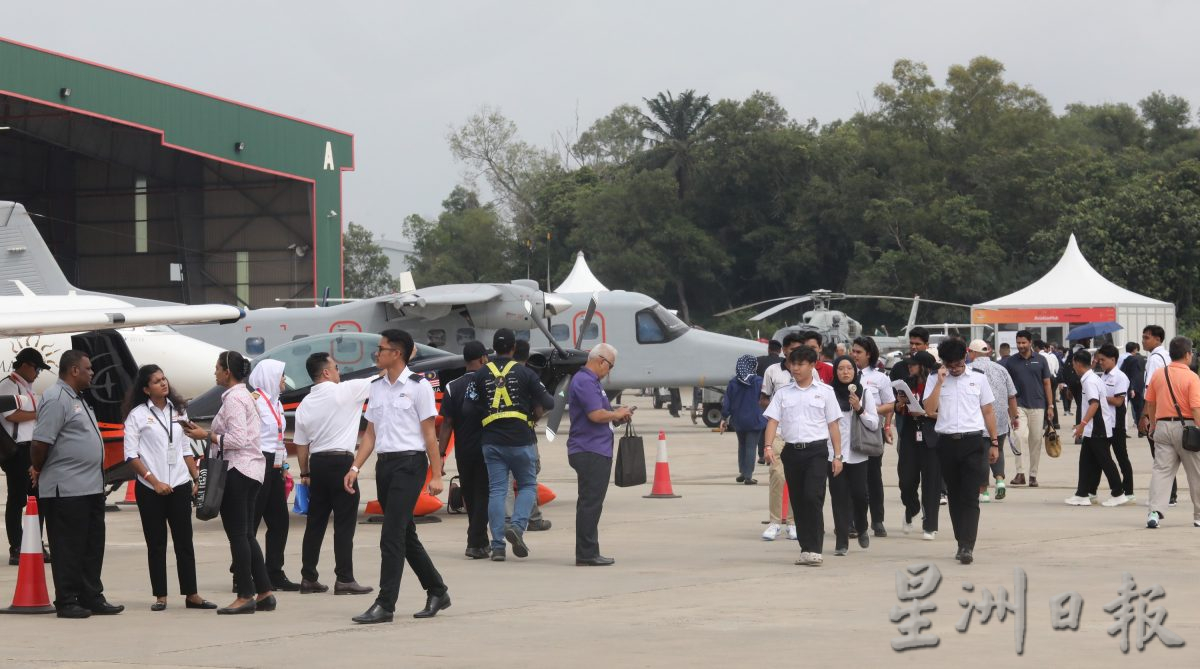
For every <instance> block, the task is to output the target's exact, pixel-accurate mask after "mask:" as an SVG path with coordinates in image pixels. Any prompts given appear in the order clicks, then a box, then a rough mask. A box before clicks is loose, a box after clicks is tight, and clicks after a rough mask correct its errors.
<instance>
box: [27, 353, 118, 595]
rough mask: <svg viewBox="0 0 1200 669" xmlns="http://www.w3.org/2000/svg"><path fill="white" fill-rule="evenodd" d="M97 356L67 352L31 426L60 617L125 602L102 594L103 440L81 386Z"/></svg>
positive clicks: (35, 471)
mask: <svg viewBox="0 0 1200 669" xmlns="http://www.w3.org/2000/svg"><path fill="white" fill-rule="evenodd" d="M90 385H92V361H91V360H90V359H89V358H88V356H87V354H85V353H82V352H80V351H67V352H66V353H63V355H62V358H61V359H60V360H59V363H58V383H57V384H56V385H55V386H54V387H53V388H51V389H49V390H47V391H46V393H45V395H43V396H42V405H41V406H40V407H38V417H37V424H36V425H35V426H34V428H33V446H32V448H31V449H30V456H31V459H32V461H33V481H34V484H35V485H37V487H38V496H39V498H40V501H41V505H42V513H43V514H44V515H45V517H46V525H47V529H48V530H49V534H50V550H51V551H53V552H54V563H53V565H52V566H53V569H52V571H53V573H54V608H55V609H57V610H58V617H59V618H87V617H89V616H91V615H92V614H97V615H113V614H117V613H120V612H122V611H124V610H125V607H124V606H117V605H114V604H109V603H108V602H107V601H106V600H105V599H104V584H103V583H101V582H100V570H101V568H102V567H103V566H104V472H103V465H104V440H103V439H101V437H100V428H99V426H97V424H96V414H95V413H94V412H93V411H92V407H90V406H88V403H87V402H85V401H84V400H83V397H82V393H83V391H84V390H86V389H87V388H88V386H90Z"/></svg>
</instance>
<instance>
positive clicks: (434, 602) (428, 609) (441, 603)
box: [413, 592, 450, 618]
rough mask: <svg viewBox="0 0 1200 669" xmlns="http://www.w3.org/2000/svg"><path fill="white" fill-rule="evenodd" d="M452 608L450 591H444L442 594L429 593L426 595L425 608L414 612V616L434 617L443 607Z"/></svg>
mask: <svg viewBox="0 0 1200 669" xmlns="http://www.w3.org/2000/svg"><path fill="white" fill-rule="evenodd" d="M448 608H450V593H449V592H443V593H442V594H440V595H433V594H431V595H427V596H426V597H425V608H423V609H421V610H420V611H417V612H416V613H414V614H413V617H414V618H432V617H434V616H436V615H437V614H438V611H441V610H442V609H448Z"/></svg>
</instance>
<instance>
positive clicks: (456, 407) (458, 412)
mask: <svg viewBox="0 0 1200 669" xmlns="http://www.w3.org/2000/svg"><path fill="white" fill-rule="evenodd" d="M487 361H488V354H487V349H485V348H484V347H483V344H481V343H479V342H477V341H469V342H467V343H466V345H465V346H463V362H464V363H466V366H467V373H466V374H463V375H462V376H460V377H458V378H457V379H454V380H453V381H451V382H450V383H448V384H446V385H445V386H443V390H444V393H445V395H444V397H443V398H442V408H441V414H442V425H441V427H440V428H438V449H439V450H440V451H441V453H442V458H443V460H442V462H445V457H446V450H447V448H448V447H449V445H450V435H451V434H453V435H454V461H455V462H456V463H458V482H459V486H460V489H461V490H462V495H463V504H464V505H465V506H466V507H467V551H466V556H467V557H469V558H471V559H472V560H482V559H485V558H487V557H488V556H489V555H490V553H489V551H488V471H487V464H486V463H484V461H483V447H482V446H481V445H480V443H479V437H480V433H481V432H482V431H483V425H482V421H483V416H484V413H483V412H482V411H480V409H479V407H478V405H477V404H476V403H475V401H476V399H477V398H478V395H479V393H478V391H477V390H476V386H475V372H477V371H479V369H480V368H481V367H483V366H484V365H486V364H487Z"/></svg>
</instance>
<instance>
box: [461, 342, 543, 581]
mask: <svg viewBox="0 0 1200 669" xmlns="http://www.w3.org/2000/svg"><path fill="white" fill-rule="evenodd" d="M516 345H517V337H516V334H515V333H514V332H513V331H512V330H509V329H508V328H503V329H500V330H497V331H496V335H495V336H494V337H493V338H492V348H493V349H495V351H496V359H495V360H494V361H492V362H489V363H487V364H486V365H485V366H484V367H483V368H482V369H480V370H478V371H476V372H475V374H474V379H475V388H476V389H477V390H478V391H479V392H478V393H477V394H478V398H477V399H476V400H475V405H476V407H477V408H478V409H479V410H480V411H482V413H483V418H482V419H481V421H480V422H481V423H482V425H483V431H482V433H481V434H480V443H481V444H482V445H483V458H484V462H486V463H487V470H488V524H489V525H490V526H491V528H492V560H494V561H497V562H501V561H503V560H504V559H505V544H504V540H505V539H507V540H508V542H509V543H511V544H512V545H513V554H514V555H516V556H517V557H521V558H523V557H525V556H527V555H529V548H528V547H527V546H526V545H525V539H524V536H525V529H526V528H527V527H528V524H529V513H530V511H532V510H533V504H534V502H536V501H537V457H538V456H537V436H536V435H535V434H534V433H533V428H532V427H530V421H535V420H537V419H538V418H540V417H541V415H542V414H543V413H545V412H546V411H549V410H550V409H551V408H553V407H554V396H553V395H551V394H550V393H549V392H547V390H546V386H544V385H542V381H541V379H539V378H538V375H537V372H535V371H533V370H532V369H529V368H528V367H526V366H525V365H521V364H519V363H517V361H515V360H513V359H512V354H513V350H514V349H515V348H516ZM509 472H512V474H513V476H514V477H515V478H516V479H517V502H516V504H515V505H514V508H513V515H512V524H511V525H510V526H509V527H508V529H507V530H506V529H505V528H504V496H505V493H506V489H507V488H508V474H509Z"/></svg>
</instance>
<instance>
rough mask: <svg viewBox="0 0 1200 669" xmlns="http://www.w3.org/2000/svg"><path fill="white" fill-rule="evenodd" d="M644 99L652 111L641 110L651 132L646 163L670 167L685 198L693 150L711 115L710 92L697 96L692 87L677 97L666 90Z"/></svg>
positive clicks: (644, 128)
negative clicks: (644, 112) (643, 111)
mask: <svg viewBox="0 0 1200 669" xmlns="http://www.w3.org/2000/svg"><path fill="white" fill-rule="evenodd" d="M643 102H645V103H646V108H647V109H648V110H649V113H646V114H642V129H643V130H644V131H646V132H648V133H650V146H651V148H650V150H649V151H648V152H647V153H646V155H645V160H646V164H647V165H649V166H651V167H654V168H659V167H671V168H672V169H673V170H674V172H675V180H676V182H677V183H678V189H677V190H678V194H679V199H681V200H682V199H683V197H684V195H685V194H686V193H687V189H688V179H689V177H690V176H691V169H692V162H693V160H692V150H693V147H694V146H695V145H696V143H697V142H699V141H700V139H701V137H702V135H701V131H702V129H703V128H704V124H705V123H707V122H708V119H709V118H710V117H711V115H712V104H711V103H709V101H708V96H707V95H699V96H698V95H696V91H695V90H692V89H688V90H686V91H684V92H683V93H681V94H680V95H679V97H678V98H676V97H675V96H673V95H671V91H667V92H665V93H659V94H658V95H656V96H654V98H652V99H645V98H643Z"/></svg>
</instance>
